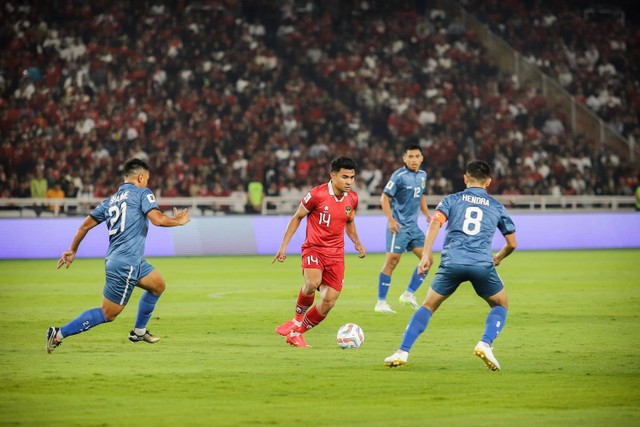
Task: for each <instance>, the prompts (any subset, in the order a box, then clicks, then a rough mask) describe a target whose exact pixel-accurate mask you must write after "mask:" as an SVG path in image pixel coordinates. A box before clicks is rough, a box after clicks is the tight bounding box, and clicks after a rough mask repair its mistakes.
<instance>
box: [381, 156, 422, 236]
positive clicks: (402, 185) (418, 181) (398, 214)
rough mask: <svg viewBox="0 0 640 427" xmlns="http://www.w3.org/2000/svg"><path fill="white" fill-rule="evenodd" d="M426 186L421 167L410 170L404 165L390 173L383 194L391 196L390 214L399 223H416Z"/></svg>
mask: <svg viewBox="0 0 640 427" xmlns="http://www.w3.org/2000/svg"><path fill="white" fill-rule="evenodd" d="M426 188H427V173H426V172H425V171H423V170H422V169H418V172H412V171H410V170H409V169H408V168H407V167H406V166H403V167H401V168H400V169H398V170H396V171H395V172H394V173H393V174H391V178H389V182H387V185H386V186H385V187H384V190H383V191H384V194H386V195H387V196H389V197H390V198H391V214H392V215H393V218H394V219H395V220H396V221H398V222H399V223H400V225H415V224H417V223H418V213H419V212H420V201H421V200H422V196H423V195H424V192H425V191H426Z"/></svg>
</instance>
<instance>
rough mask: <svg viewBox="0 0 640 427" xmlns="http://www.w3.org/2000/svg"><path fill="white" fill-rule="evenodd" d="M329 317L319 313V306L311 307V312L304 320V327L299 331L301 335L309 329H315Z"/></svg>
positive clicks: (308, 312)
mask: <svg viewBox="0 0 640 427" xmlns="http://www.w3.org/2000/svg"><path fill="white" fill-rule="evenodd" d="M325 317H327V316H323V315H322V314H320V312H319V311H318V306H315V305H314V306H313V307H311V310H309V311H307V314H306V315H305V316H304V319H302V326H300V328H299V329H298V330H299V332H300V333H304V332H306V331H308V330H309V329H311V328H313V327H315V326H316V325H317V324H318V323H320V322H322V321H323V320H324V318H325Z"/></svg>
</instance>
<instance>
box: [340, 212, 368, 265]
mask: <svg viewBox="0 0 640 427" xmlns="http://www.w3.org/2000/svg"><path fill="white" fill-rule="evenodd" d="M353 215H354V214H352V215H351V220H349V221H347V224H346V225H345V228H344V230H345V231H346V232H347V236H349V239H351V241H352V242H353V244H354V245H355V248H356V251H358V252H359V255H358V257H359V258H364V257H365V256H367V250H366V249H365V247H364V246H362V243H361V242H360V238H359V237H358V231H357V230H356V223H355V222H353Z"/></svg>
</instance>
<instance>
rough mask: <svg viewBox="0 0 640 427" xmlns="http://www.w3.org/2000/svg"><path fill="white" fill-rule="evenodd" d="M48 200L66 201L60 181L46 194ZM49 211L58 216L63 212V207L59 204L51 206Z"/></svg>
mask: <svg viewBox="0 0 640 427" xmlns="http://www.w3.org/2000/svg"><path fill="white" fill-rule="evenodd" d="M45 197H46V198H47V199H58V200H62V199H64V191H63V190H62V185H61V184H60V182H59V181H56V182H54V183H53V187H51V188H49V189H48V190H47V192H46V193H45ZM49 211H51V212H53V213H54V214H55V215H56V216H57V215H58V213H59V212H61V211H62V206H61V205H60V204H59V203H54V204H51V205H49Z"/></svg>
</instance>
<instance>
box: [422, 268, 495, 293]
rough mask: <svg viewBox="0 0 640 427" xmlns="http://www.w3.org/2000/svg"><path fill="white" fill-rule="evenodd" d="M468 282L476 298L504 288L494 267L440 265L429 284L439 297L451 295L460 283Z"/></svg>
mask: <svg viewBox="0 0 640 427" xmlns="http://www.w3.org/2000/svg"><path fill="white" fill-rule="evenodd" d="M466 281H469V282H471V284H472V285H473V289H475V291H476V294H478V296H480V297H483V298H486V297H490V296H491V295H495V294H497V293H498V292H500V291H501V290H502V288H504V284H503V283H502V280H501V279H500V276H498V273H497V272H496V267H495V266H494V265H488V264H487V265H462V264H447V265H446V266H444V265H442V264H441V265H440V268H438V272H437V273H436V274H435V276H434V278H433V282H431V288H432V289H433V290H434V291H436V292H437V293H439V294H440V295H451V294H452V293H454V292H455V291H456V289H458V286H460V284H461V283H462V282H466Z"/></svg>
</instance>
